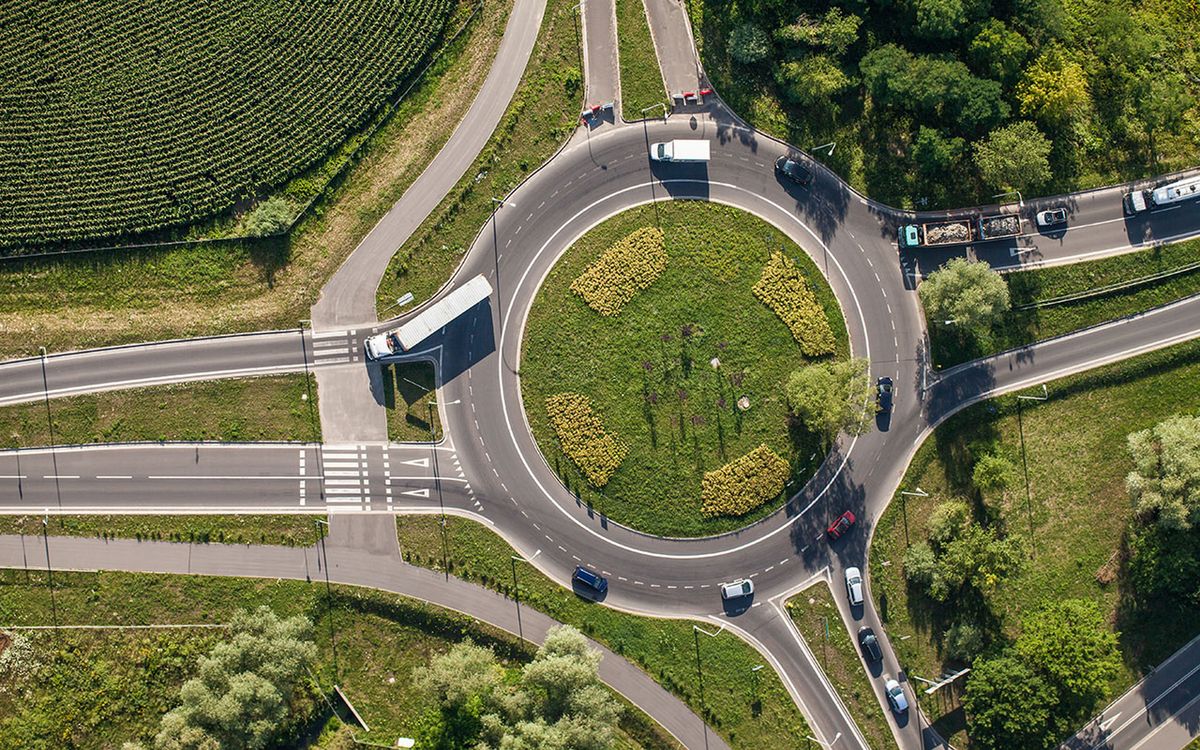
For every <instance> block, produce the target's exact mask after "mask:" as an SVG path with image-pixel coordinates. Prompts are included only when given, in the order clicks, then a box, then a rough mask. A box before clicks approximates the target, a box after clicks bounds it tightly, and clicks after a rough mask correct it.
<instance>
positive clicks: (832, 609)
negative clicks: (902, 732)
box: [787, 583, 896, 750]
mask: <svg viewBox="0 0 1200 750" xmlns="http://www.w3.org/2000/svg"><path fill="white" fill-rule="evenodd" d="M787 611H788V614H789V615H790V616H791V618H792V622H794V623H796V628H797V629H798V630H799V631H800V635H802V636H804V641H805V642H806V643H807V644H808V649H809V650H810V651H812V653H813V655H814V656H815V657H816V658H817V660H818V661H819V662H820V663H821V668H822V669H823V670H824V671H825V676H826V677H828V678H829V681H830V682H832V683H833V687H834V689H835V690H837V691H838V695H839V696H841V698H842V702H843V703H844V704H846V708H847V709H848V710H849V711H850V715H851V716H853V717H854V722H855V723H856V724H858V728H859V730H861V731H862V733H863V736H864V737H866V740H867V744H868V745H870V746H871V747H872V748H873V750H895V748H896V740H895V738H894V737H893V736H892V729H891V727H890V726H889V725H888V722H887V717H885V716H884V715H883V709H882V708H880V707H879V700H878V699H877V698H876V697H875V696H876V687H875V686H872V685H871V680H870V677H869V676H868V675H867V673H866V672H865V671H864V670H863V666H862V663H861V662H860V661H859V658H858V654H859V646H858V643H857V642H856V641H855V640H853V639H851V637H850V635H849V634H848V633H847V632H846V626H845V625H843V624H842V617H841V615H840V614H839V613H838V609H837V605H835V604H834V602H833V595H832V594H831V593H830V591H829V586H827V585H825V584H824V583H817V584H814V585H812V586H810V587H808V588H806V589H804V590H803V591H801V592H800V593H799V594H796V595H795V596H794V597H792V598H791V599H788V601H787ZM877 682H880V683H881V684H882V678H880V680H877Z"/></svg>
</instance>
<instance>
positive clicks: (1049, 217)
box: [1037, 208, 1067, 227]
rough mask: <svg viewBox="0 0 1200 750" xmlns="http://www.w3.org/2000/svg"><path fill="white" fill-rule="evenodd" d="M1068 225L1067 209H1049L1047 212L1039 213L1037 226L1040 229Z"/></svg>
mask: <svg viewBox="0 0 1200 750" xmlns="http://www.w3.org/2000/svg"><path fill="white" fill-rule="evenodd" d="M1066 223H1067V209H1065V208H1048V209H1046V210H1045V211H1038V213H1037V225H1038V226H1039V227H1056V226H1058V225H1059V224H1066Z"/></svg>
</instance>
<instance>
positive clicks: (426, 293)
mask: <svg viewBox="0 0 1200 750" xmlns="http://www.w3.org/2000/svg"><path fill="white" fill-rule="evenodd" d="M578 12H579V8H578V4H574V5H573V4H572V3H570V2H569V1H568V0H548V2H547V3H546V11H545V15H544V16H543V18H542V28H541V30H540V32H539V33H538V40H537V43H536V44H535V46H534V48H533V54H532V55H531V56H530V58H529V63H528V65H527V66H526V68H525V75H524V76H523V77H522V79H521V84H520V86H519V87H518V88H517V92H516V94H515V95H514V96H513V101H512V103H511V104H510V105H509V107H508V111H507V112H505V113H504V116H503V118H501V120H500V123H499V124H498V125H497V126H496V130H495V132H494V133H493V134H492V137H491V140H489V141H488V143H487V145H486V146H484V147H483V150H482V151H481V152H480V153H479V156H478V157H477V158H476V159H475V163H474V164H472V165H471V168H470V169H468V170H467V172H466V174H465V175H463V178H462V179H461V180H460V181H459V183H458V184H457V185H456V186H455V187H454V188H453V189H452V190H451V191H450V193H449V194H448V195H447V196H446V197H445V198H444V199H443V200H442V202H441V204H439V205H438V207H437V208H436V209H434V210H433V213H431V214H430V215H429V216H428V217H427V218H426V219H425V221H424V222H423V223H422V224H421V226H420V227H419V228H418V229H417V231H415V232H413V234H412V236H411V237H409V239H408V241H407V242H405V243H404V244H403V245H401V246H400V248H399V249H397V250H396V254H395V255H394V256H393V257H392V260H391V262H390V263H389V264H388V267H387V271H386V273H384V275H383V279H382V281H380V284H379V289H378V290H376V309H378V310H384V309H386V308H388V307H389V306H393V305H394V303H395V301H396V299H397V298H398V297H400V296H401V295H403V294H404V293H406V292H412V293H413V294H414V295H415V300H414V304H418V305H419V304H420V303H422V302H424V301H425V300H427V299H429V298H430V297H431V296H433V294H434V293H435V292H437V290H438V289H439V288H441V286H442V285H443V284H445V283H446V280H447V279H448V278H449V277H450V275H451V273H453V272H454V269H455V268H457V267H458V264H459V262H460V261H461V260H462V256H463V255H464V254H465V253H466V252H467V250H468V249H469V248H470V247H471V243H473V242H474V241H475V237H476V236H477V235H478V234H479V232H480V231H481V229H482V228H484V227H485V224H486V223H487V219H488V217H489V216H490V215H491V212H492V210H493V203H492V199H493V198H503V197H504V196H506V195H508V193H509V192H511V191H512V190H513V189H514V188H515V187H516V186H517V185H518V184H520V182H521V180H523V179H524V178H525V177H526V176H528V175H529V174H530V173H531V172H533V170H535V169H537V168H538V167H539V166H541V164H542V163H543V162H545V161H546V160H547V159H549V158H550V157H551V156H552V155H554V153H555V152H556V151H557V150H558V149H559V148H560V147H561V146H562V144H563V143H565V142H566V139H567V138H568V137H569V136H570V134H571V133H572V132H573V131H574V129H575V126H576V125H577V124H578V120H579V112H580V109H581V107H582V106H583V94H584V91H583V89H584V82H583V58H582V54H583V53H582V49H581V47H580V44H581V39H580V36H579V19H578V17H576V16H575V14H576V13H578ZM496 210H500V211H504V210H508V209H505V208H497V209H496Z"/></svg>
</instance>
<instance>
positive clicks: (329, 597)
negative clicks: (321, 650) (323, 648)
mask: <svg viewBox="0 0 1200 750" xmlns="http://www.w3.org/2000/svg"><path fill="white" fill-rule="evenodd" d="M315 522H316V526H317V533H318V534H320V535H321V552H322V553H323V554H324V556H325V615H326V617H327V618H328V620H329V647H330V649H331V650H332V651H333V682H334V684H336V683H337V681H338V660H337V638H336V634H335V629H334V625H333V589H332V587H331V586H330V585H329V550H328V549H327V548H326V547H325V537H326V533H325V532H322V531H321V526H322V525H324V526H325V528H327V529H328V528H329V522H328V521H326V520H324V519H322V518H318V519H316V521H315ZM318 561H319V560H318Z"/></svg>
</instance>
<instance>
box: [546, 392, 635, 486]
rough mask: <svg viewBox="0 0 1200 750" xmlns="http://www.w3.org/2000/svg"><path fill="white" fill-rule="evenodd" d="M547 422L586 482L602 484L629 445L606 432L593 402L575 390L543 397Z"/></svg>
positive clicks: (626, 451) (610, 475) (605, 482)
mask: <svg viewBox="0 0 1200 750" xmlns="http://www.w3.org/2000/svg"><path fill="white" fill-rule="evenodd" d="M546 411H547V413H548V414H549V415H550V424H551V425H552V426H553V427H554V432H555V434H556V435H557V436H558V443H559V445H561V446H562V450H563V453H565V454H566V456H567V458H569V459H571V461H573V462H574V463H575V465H576V466H578V467H579V470H580V471H582V472H583V475H584V476H585V477H587V480H588V482H590V483H591V484H592V486H594V487H603V486H604V485H606V484H608V480H609V479H611V478H612V475H613V474H614V473H615V472H616V470H617V467H619V466H620V465H621V462H622V461H624V460H625V456H626V455H628V454H629V446H627V445H625V443H624V442H622V441H621V439H620V438H619V437H617V436H616V435H614V434H612V433H610V432H606V431H605V429H604V425H603V424H602V423H601V422H600V417H599V416H598V415H597V414H596V412H595V411H593V410H592V402H591V399H589V398H588V397H587V396H584V395H581V394H578V393H560V394H558V395H555V396H551V397H550V398H548V399H546Z"/></svg>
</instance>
